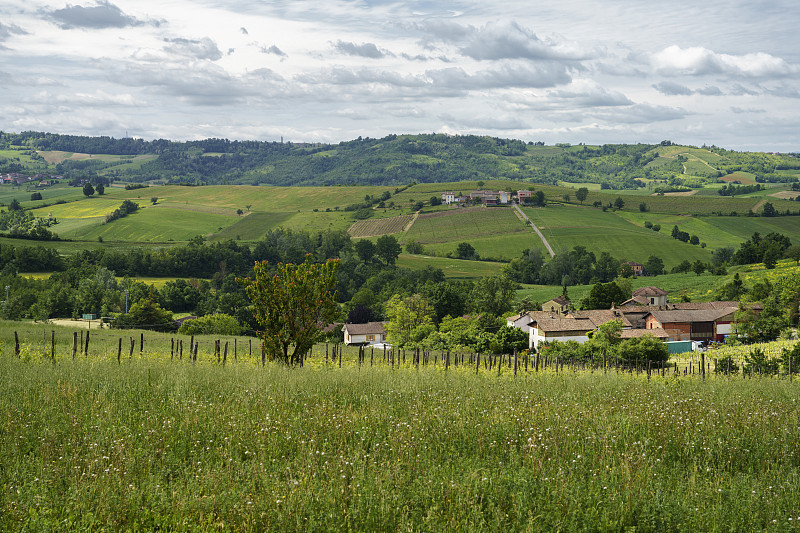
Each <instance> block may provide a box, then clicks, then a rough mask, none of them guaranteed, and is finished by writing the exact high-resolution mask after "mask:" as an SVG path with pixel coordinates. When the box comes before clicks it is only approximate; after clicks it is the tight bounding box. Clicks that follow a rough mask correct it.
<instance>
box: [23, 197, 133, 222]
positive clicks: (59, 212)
mask: <svg viewBox="0 0 800 533" xmlns="http://www.w3.org/2000/svg"><path fill="white" fill-rule="evenodd" d="M121 203H122V202H121V201H120V200H118V199H116V198H111V197H108V196H100V197H95V198H86V197H84V198H83V199H82V200H80V201H76V202H68V203H65V204H54V205H49V206H47V207H40V208H38V209H34V210H33V211H32V213H33V215H34V216H36V217H43V218H48V217H56V218H58V219H59V220H61V219H68V218H95V217H104V216H105V215H108V214H110V213H111V212H113V211H114V210H115V209H116V208H118V207H119V205H120V204H121Z"/></svg>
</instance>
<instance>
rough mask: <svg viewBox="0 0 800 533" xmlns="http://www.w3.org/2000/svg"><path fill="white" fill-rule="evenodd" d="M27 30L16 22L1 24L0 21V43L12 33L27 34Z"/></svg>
mask: <svg viewBox="0 0 800 533" xmlns="http://www.w3.org/2000/svg"><path fill="white" fill-rule="evenodd" d="M27 34H28V32H27V31H25V30H23V29H22V28H20V27H19V26H17V25H16V24H3V23H2V22H0V43H1V42H3V41H6V40H8V38H9V37H11V36H12V35H27Z"/></svg>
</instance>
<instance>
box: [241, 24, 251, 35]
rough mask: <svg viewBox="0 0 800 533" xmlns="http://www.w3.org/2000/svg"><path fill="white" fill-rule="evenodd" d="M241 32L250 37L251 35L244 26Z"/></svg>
mask: <svg viewBox="0 0 800 533" xmlns="http://www.w3.org/2000/svg"><path fill="white" fill-rule="evenodd" d="M239 31H240V32H242V35H250V33H249V32H248V31H247V28H245V27H244V26H242V27H241V28H239Z"/></svg>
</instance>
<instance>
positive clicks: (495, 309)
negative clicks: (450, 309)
mask: <svg viewBox="0 0 800 533" xmlns="http://www.w3.org/2000/svg"><path fill="white" fill-rule="evenodd" d="M516 289H517V285H516V283H514V282H513V281H511V280H510V279H508V278H507V277H505V276H486V277H483V278H480V279H479V280H478V281H476V282H475V284H474V285H473V287H472V291H470V293H469V299H468V301H467V307H468V309H469V310H470V311H471V312H473V313H488V314H490V315H492V316H501V315H502V314H503V313H505V312H506V311H509V310H510V309H511V302H512V299H513V297H514V293H515V292H516Z"/></svg>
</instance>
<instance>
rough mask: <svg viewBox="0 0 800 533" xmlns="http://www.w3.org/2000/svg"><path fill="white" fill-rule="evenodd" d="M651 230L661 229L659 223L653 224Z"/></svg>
mask: <svg viewBox="0 0 800 533" xmlns="http://www.w3.org/2000/svg"><path fill="white" fill-rule="evenodd" d="M653 231H661V224H653Z"/></svg>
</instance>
